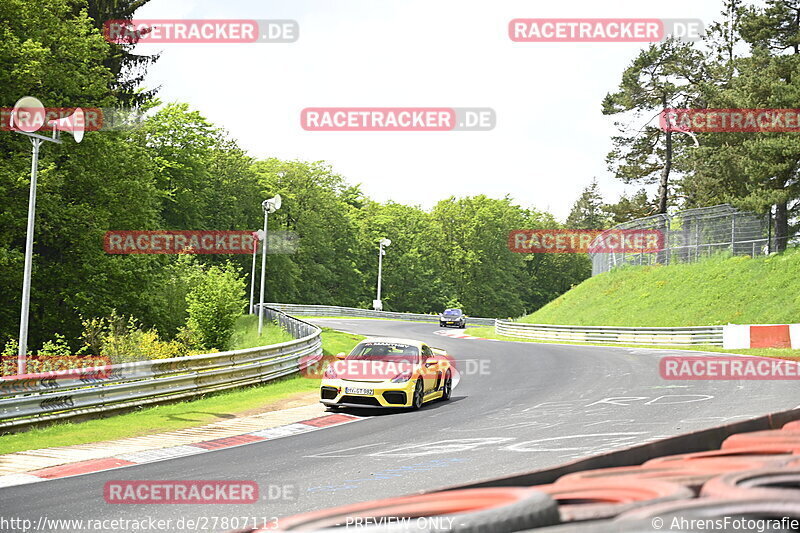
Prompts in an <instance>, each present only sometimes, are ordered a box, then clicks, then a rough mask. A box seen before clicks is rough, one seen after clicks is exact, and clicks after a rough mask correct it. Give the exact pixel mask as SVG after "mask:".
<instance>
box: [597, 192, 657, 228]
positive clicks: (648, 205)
mask: <svg viewBox="0 0 800 533" xmlns="http://www.w3.org/2000/svg"><path fill="white" fill-rule="evenodd" d="M657 208H658V206H656V205H654V204H653V202H651V201H650V200H648V198H647V191H646V190H645V189H639V190H638V191H636V192H635V193H634V194H633V195H632V196H628V195H627V194H623V195H622V196H621V197H620V199H619V201H617V203H614V204H607V205H605V206H603V211H605V213H606V215H607V216H608V217H609V225H611V226H616V225H617V224H622V223H623V222H628V221H631V220H635V219H637V218H644V217H649V216H650V215H653V214H655V212H656V209H657Z"/></svg>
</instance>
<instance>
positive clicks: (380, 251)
mask: <svg viewBox="0 0 800 533" xmlns="http://www.w3.org/2000/svg"><path fill="white" fill-rule="evenodd" d="M390 244H392V241H390V240H389V239H386V238H383V239H381V240H380V242H379V243H378V298H377V299H376V300H375V301H374V302H372V307H373V309H375V310H376V311H383V303H382V302H381V273H382V270H383V256H384V255H386V252H385V251H384V250H383V247H384V246H389V245H390Z"/></svg>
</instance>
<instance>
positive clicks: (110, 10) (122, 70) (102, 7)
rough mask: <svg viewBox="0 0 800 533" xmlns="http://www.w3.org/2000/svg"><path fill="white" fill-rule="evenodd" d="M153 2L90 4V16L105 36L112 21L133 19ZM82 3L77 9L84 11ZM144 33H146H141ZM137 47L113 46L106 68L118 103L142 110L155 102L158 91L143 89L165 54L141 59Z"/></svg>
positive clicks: (93, 0)
mask: <svg viewBox="0 0 800 533" xmlns="http://www.w3.org/2000/svg"><path fill="white" fill-rule="evenodd" d="M149 1H150V0H89V1H88V4H87V13H88V15H89V17H90V18H91V20H92V21H93V24H94V27H95V28H97V29H98V30H99V31H100V32H104V31H105V28H104V25H105V23H106V22H107V21H111V20H118V21H119V20H126V21H130V20H131V19H133V14H134V13H135V12H136V11H137V10H138V9H139V8H140V7H142V6H144V5H145V4H147V3H148V2H149ZM79 6H81V4H80V3H78V4H76V9H80V8H81V7H79ZM139 31H140V32H143V30H139ZM135 46H136V43H135V42H132V43H115V42H109V48H110V51H109V54H108V56H107V57H106V59H105V60H104V61H103V64H104V66H105V67H106V68H108V70H110V71H111V73H112V74H113V78H112V79H111V80H110V82H109V89H110V90H111V92H112V93H113V94H114V97H115V98H116V100H117V101H118V102H119V103H120V104H121V105H123V106H125V107H131V106H132V107H140V106H143V105H145V104H147V103H148V102H150V100H152V99H153V98H154V97H155V95H156V93H157V92H158V88H155V89H143V88H141V85H142V83H143V82H144V78H145V75H146V74H147V68H148V67H150V66H151V65H153V64H154V63H155V62H156V61H158V58H159V57H160V55H161V54H153V55H138V54H134V53H133V52H132V50H133V48H134V47H135Z"/></svg>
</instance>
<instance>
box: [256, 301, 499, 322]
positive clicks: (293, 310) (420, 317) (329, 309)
mask: <svg viewBox="0 0 800 533" xmlns="http://www.w3.org/2000/svg"><path fill="white" fill-rule="evenodd" d="M264 305H265V306H267V307H268V308H273V309H279V310H280V311H283V312H284V313H287V314H290V315H296V316H341V317H349V318H388V319H393V320H412V321H415V322H436V323H438V322H439V315H425V314H421V313H395V312H393V311H374V310H372V309H358V308H356V307H339V306H337V305H300V304H279V303H268V304H264ZM256 309H258V305H256ZM494 320H495V319H494V318H479V317H471V316H468V317H467V325H468V326H469V325H477V326H494Z"/></svg>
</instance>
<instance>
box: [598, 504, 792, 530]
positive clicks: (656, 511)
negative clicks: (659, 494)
mask: <svg viewBox="0 0 800 533" xmlns="http://www.w3.org/2000/svg"><path fill="white" fill-rule="evenodd" d="M726 516H727V517H731V518H734V517H751V518H759V519H773V520H781V519H782V518H783V517H786V518H787V519H800V500H792V499H788V500H777V499H775V498H736V499H731V500H728V499H725V500H723V499H718V498H697V499H694V500H688V501H683V502H668V503H660V504H657V505H651V506H649V507H642V508H640V509H634V510H633V511H628V512H626V513H623V514H621V515H619V516H618V517H617V518H616V519H615V520H614V521H615V522H616V521H619V522H623V521H628V520H646V519H653V518H655V517H662V518H663V519H664V525H663V529H662V530H663V531H670V529H669V527H668V526H669V525H670V523H669V519H670V518H678V517H680V518H684V519H690V518H695V519H697V518H724V517H726ZM672 531H674V530H672ZM719 531H734V529H732V528H727V529H720V530H719ZM735 531H748V530H747V529H744V528H738V529H735ZM768 531H774V530H772V529H771V530H768Z"/></svg>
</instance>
